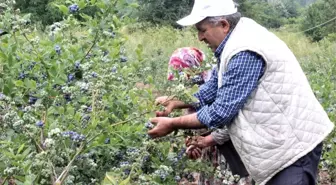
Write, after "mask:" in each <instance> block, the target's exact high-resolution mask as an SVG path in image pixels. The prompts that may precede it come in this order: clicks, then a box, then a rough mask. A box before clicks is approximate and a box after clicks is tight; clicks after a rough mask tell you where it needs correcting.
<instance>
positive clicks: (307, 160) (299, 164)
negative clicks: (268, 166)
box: [266, 143, 322, 185]
mask: <svg viewBox="0 0 336 185" xmlns="http://www.w3.org/2000/svg"><path fill="white" fill-rule="evenodd" d="M321 153H322V143H320V144H319V145H317V146H316V147H315V149H314V150H312V151H311V152H309V153H308V154H307V155H305V156H303V157H302V158H300V159H299V160H297V161H296V162H295V163H294V164H292V165H291V166H289V167H287V168H285V169H284V170H282V171H280V172H279V173H278V174H277V175H275V176H274V177H273V178H272V179H271V180H270V181H269V182H268V183H267V184H266V185H315V184H316V174H317V169H318V163H319V162H320V157H321Z"/></svg>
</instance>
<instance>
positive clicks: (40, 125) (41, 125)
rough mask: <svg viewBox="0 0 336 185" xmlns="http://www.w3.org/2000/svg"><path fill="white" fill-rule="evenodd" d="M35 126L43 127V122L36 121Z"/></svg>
mask: <svg viewBox="0 0 336 185" xmlns="http://www.w3.org/2000/svg"><path fill="white" fill-rule="evenodd" d="M36 126H38V127H43V126H44V123H43V121H41V120H40V121H37V122H36Z"/></svg>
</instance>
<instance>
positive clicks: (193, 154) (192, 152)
mask: <svg viewBox="0 0 336 185" xmlns="http://www.w3.org/2000/svg"><path fill="white" fill-rule="evenodd" d="M186 154H187V156H188V158H190V159H194V160H196V159H198V158H200V157H202V150H201V149H200V148H198V147H196V146H195V145H190V146H189V147H188V148H187V151H186Z"/></svg>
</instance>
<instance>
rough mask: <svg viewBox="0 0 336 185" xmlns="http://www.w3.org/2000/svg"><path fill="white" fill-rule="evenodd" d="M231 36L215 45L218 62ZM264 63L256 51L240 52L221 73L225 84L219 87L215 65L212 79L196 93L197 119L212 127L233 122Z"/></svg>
mask: <svg viewBox="0 0 336 185" xmlns="http://www.w3.org/2000/svg"><path fill="white" fill-rule="evenodd" d="M229 37H230V34H229V35H227V36H226V38H225V39H224V40H223V41H222V43H221V44H220V45H219V46H218V48H217V49H216V52H215V57H216V58H217V60H218V66H219V64H220V55H221V53H222V51H223V49H224V47H225V44H226V42H227V41H228V39H229ZM264 67H265V61H264V59H263V58H262V57H261V56H260V55H258V54H257V53H255V52H252V51H248V50H247V51H242V52H239V53H237V54H236V55H235V56H233V57H232V58H231V60H230V61H229V63H228V68H227V71H226V72H224V73H223V74H222V78H223V85H222V87H221V88H219V89H218V74H217V69H214V70H213V71H212V75H211V78H210V80H209V81H207V82H206V83H205V84H204V85H202V86H201V87H200V89H199V92H197V93H196V94H195V95H194V96H195V97H196V98H198V100H199V103H198V105H199V106H198V108H197V110H198V111H197V119H198V120H199V121H200V122H201V123H202V124H204V125H206V126H207V127H209V128H218V127H223V126H224V125H227V124H229V123H231V122H232V120H233V118H234V117H235V116H236V115H237V114H238V111H239V110H240V109H241V108H242V107H243V106H244V103H245V102H246V101H247V99H248V97H249V95H250V94H251V92H252V91H253V90H254V89H255V88H256V87H257V85H258V80H259V79H260V77H261V76H262V75H263V73H264Z"/></svg>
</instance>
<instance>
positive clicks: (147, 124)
mask: <svg viewBox="0 0 336 185" xmlns="http://www.w3.org/2000/svg"><path fill="white" fill-rule="evenodd" d="M145 127H146V128H147V129H152V128H154V125H153V124H152V123H151V122H146V123H145Z"/></svg>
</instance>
